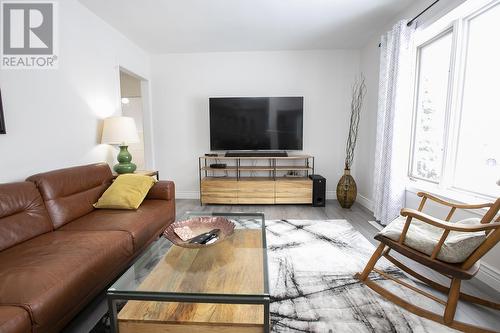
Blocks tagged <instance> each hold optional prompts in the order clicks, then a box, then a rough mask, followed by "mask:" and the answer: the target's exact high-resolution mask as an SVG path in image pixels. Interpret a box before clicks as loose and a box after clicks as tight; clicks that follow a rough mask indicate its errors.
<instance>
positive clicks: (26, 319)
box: [0, 306, 31, 333]
mask: <svg viewBox="0 0 500 333" xmlns="http://www.w3.org/2000/svg"><path fill="white" fill-rule="evenodd" d="M0 332H2V333H26V332H31V320H30V316H29V314H28V312H26V310H24V309H23V308H20V307H17V306H0Z"/></svg>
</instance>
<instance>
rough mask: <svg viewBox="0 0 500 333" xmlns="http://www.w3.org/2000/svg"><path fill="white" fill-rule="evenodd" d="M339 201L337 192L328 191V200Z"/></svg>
mask: <svg viewBox="0 0 500 333" xmlns="http://www.w3.org/2000/svg"><path fill="white" fill-rule="evenodd" d="M332 199H335V200H337V191H326V200H332Z"/></svg>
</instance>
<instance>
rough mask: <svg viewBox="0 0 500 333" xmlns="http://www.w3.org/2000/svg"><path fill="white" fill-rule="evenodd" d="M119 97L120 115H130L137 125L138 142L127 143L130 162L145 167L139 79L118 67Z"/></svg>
mask: <svg viewBox="0 0 500 333" xmlns="http://www.w3.org/2000/svg"><path fill="white" fill-rule="evenodd" d="M120 95H121V96H120V97H121V109H122V116H126V117H132V118H133V119H134V120H135V125H136V126H137V134H138V135H139V142H138V143H132V144H130V145H129V147H128V150H129V152H130V154H132V158H133V160H132V162H133V163H135V164H136V165H137V170H144V169H146V161H145V157H144V155H145V154H144V110H143V105H144V101H143V96H142V89H141V79H139V78H137V77H135V76H133V75H131V74H129V73H128V72H125V71H124V70H122V69H120Z"/></svg>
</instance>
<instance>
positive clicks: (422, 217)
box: [401, 208, 500, 232]
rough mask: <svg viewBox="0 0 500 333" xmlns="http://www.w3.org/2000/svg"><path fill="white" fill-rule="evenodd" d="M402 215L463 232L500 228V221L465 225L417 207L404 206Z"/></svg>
mask: <svg viewBox="0 0 500 333" xmlns="http://www.w3.org/2000/svg"><path fill="white" fill-rule="evenodd" d="M401 215H402V216H404V217H412V218H416V219H417V220H419V221H422V222H425V223H427V224H430V225H433V226H435V227H438V228H441V229H445V230H453V231H461V232H476V231H487V230H492V229H497V228H500V222H490V223H485V224H477V225H463V224H456V223H450V222H446V221H443V220H440V219H437V218H435V217H432V216H430V215H428V214H425V213H422V212H419V211H418V210H415V209H410V208H403V209H401Z"/></svg>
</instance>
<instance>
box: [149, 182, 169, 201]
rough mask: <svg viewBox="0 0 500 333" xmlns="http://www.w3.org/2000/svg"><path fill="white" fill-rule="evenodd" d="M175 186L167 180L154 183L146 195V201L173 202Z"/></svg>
mask: <svg viewBox="0 0 500 333" xmlns="http://www.w3.org/2000/svg"><path fill="white" fill-rule="evenodd" d="M174 199H175V185H174V182H172V181H168V180H160V181H158V182H156V183H155V184H154V185H153V187H152V188H151V189H150V190H149V192H148V195H146V200H174Z"/></svg>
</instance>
